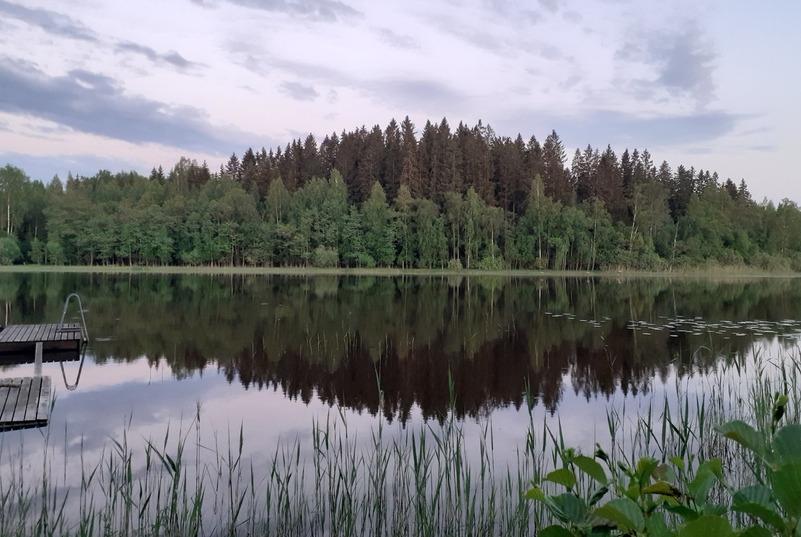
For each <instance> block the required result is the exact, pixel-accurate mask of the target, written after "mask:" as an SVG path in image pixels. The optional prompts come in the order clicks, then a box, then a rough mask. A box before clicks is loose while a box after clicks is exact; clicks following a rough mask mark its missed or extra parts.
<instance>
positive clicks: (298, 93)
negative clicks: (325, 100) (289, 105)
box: [281, 82, 320, 101]
mask: <svg viewBox="0 0 801 537" xmlns="http://www.w3.org/2000/svg"><path fill="white" fill-rule="evenodd" d="M281 91H283V92H284V94H286V95H288V96H289V97H291V98H292V99H295V100H296V101H313V100H315V99H317V97H319V96H320V94H319V93H317V90H315V89H314V87H313V86H310V85H309V84H301V83H300V82H284V83H283V84H281Z"/></svg>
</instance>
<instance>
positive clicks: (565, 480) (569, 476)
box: [543, 468, 576, 490]
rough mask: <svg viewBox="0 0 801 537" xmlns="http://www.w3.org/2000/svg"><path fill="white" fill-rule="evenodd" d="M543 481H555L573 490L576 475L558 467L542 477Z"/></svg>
mask: <svg viewBox="0 0 801 537" xmlns="http://www.w3.org/2000/svg"><path fill="white" fill-rule="evenodd" d="M543 481H550V482H552V483H557V484H559V485H562V486H564V487H565V488H566V489H567V490H573V487H575V486H576V476H574V475H573V472H571V471H570V470H568V469H567V468H559V469H558V470H554V471H553V472H550V473H549V474H548V475H546V476H545V478H543Z"/></svg>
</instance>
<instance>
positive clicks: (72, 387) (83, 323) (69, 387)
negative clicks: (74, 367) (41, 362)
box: [59, 293, 89, 391]
mask: <svg viewBox="0 0 801 537" xmlns="http://www.w3.org/2000/svg"><path fill="white" fill-rule="evenodd" d="M73 298H74V299H75V300H77V301H78V311H79V312H80V313H81V328H82V330H83V343H82V345H81V364H80V365H79V366H78V375H77V376H76V377H75V383H74V384H70V383H68V382H67V373H66V372H65V371H64V362H61V376H62V378H63V379H64V386H65V387H66V388H67V390H69V391H72V390H75V389H76V388H77V387H78V383H79V382H80V381H81V372H82V371H83V361H84V358H86V347H87V346H88V342H89V331H88V330H87V329H86V317H84V314H83V305H82V304H81V297H80V296H78V293H70V294H69V296H67V299H66V300H65V301H64V309H63V310H62V312H61V321H59V326H60V327H63V326H64V318H65V317H66V316H67V309H68V308H69V305H70V301H71V300H72V299H73Z"/></svg>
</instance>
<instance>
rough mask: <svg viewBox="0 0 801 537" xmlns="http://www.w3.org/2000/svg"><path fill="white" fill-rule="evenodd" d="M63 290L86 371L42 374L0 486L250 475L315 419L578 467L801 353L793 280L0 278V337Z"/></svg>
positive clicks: (55, 312)
mask: <svg viewBox="0 0 801 537" xmlns="http://www.w3.org/2000/svg"><path fill="white" fill-rule="evenodd" d="M72 292H77V293H78V294H79V295H80V296H81V299H82V301H83V306H84V309H85V315H86V320H87V325H88V333H89V336H90V343H89V347H88V350H87V353H86V357H85V361H84V362H83V363H81V362H66V363H63V364H61V363H45V364H44V365H43V374H44V375H49V376H50V377H51V378H52V379H53V385H54V387H55V399H56V401H55V406H54V408H53V411H52V415H51V420H50V426H49V429H30V430H24V431H11V432H4V433H0V439H1V440H0V441H1V442H2V446H0V447H1V448H2V450H4V451H3V453H5V454H6V455H7V456H4V457H3V459H2V461H1V462H2V466H0V470H2V471H3V472H6V473H8V472H10V471H12V470H11V469H13V468H17V467H24V472H25V473H26V475H27V473H29V474H30V475H38V474H37V472H39V473H41V471H40V470H41V468H43V467H45V468H49V471H50V472H52V473H53V474H55V475H56V476H58V479H59V482H61V483H62V485H63V487H64V489H67V490H72V489H77V488H79V486H80V479H81V475H82V472H84V473H85V471H86V468H91V467H92V465H93V464H96V462H93V461H99V460H103V458H104V457H108V456H109V453H112V454H113V453H114V450H115V449H116V447H115V446H116V445H117V444H115V441H116V442H118V443H119V442H122V440H121V439H123V438H125V441H126V442H127V444H126V446H130V450H131V451H132V452H136V451H137V450H140V449H141V448H142V446H146V445H147V442H148V440H151V442H152V445H154V446H161V445H164V444H169V443H170V442H171V441H172V440H173V439H175V438H176V437H178V435H179V434H180V435H183V436H184V437H186V436H187V435H189V434H190V433H191V437H192V438H197V439H198V441H197V442H195V444H196V445H194V444H193V447H192V449H191V451H192V453H191V456H192V460H196V459H198V460H199V459H202V458H203V457H205V456H207V454H208V453H212V454H214V453H216V454H217V455H216V456H218V457H219V453H220V452H225V451H226V450H228V449H229V446H230V445H231V444H234V445H237V444H238V443H239V440H238V438H239V435H240V431H241V434H242V437H243V441H242V446H243V447H242V458H243V460H247V461H248V463H249V464H250V463H252V465H253V467H254V468H256V469H258V470H259V471H262V472H263V473H269V470H268V469H269V467H270V465H271V464H272V465H274V464H275V460H276V454H277V453H281V452H282V450H285V449H286V446H298V447H299V448H300V449H301V450H303V451H308V450H309V449H311V448H310V446H312V445H316V444H315V441H316V440H315V429H314V424H315V423H317V424H320V423H326V422H327V421H328V422H330V421H331V420H335V421H336V420H344V421H345V422H346V423H347V428H348V431H349V432H348V434H349V435H351V441H352V442H353V443H354V444H358V445H362V444H364V445H367V446H369V445H371V443H373V442H374V440H373V438H372V437H371V434H374V431H375V430H376V427H377V426H378V424H381V427H382V428H384V432H383V434H385V435H386V437H387V438H400V437H402V436H403V435H404V434H407V433H406V431H410V430H411V431H415V430H424V429H425V428H426V427H427V428H429V429H428V430H431V431H440V430H441V429H442V427H443V424H447V421H448V419H447V418H448V416H449V415H452V417H453V418H454V419H455V420H456V422H457V423H458V424H459V427H461V428H462V429H461V430H463V431H464V439H465V443H467V444H471V445H472V444H475V445H473V446H472V447H469V448H468V451H467V453H468V454H473V455H476V456H483V455H481V453H483V451H482V450H483V449H484V448H482V447H481V445H482V440H481V438H482V435H483V438H484V441H486V439H487V438H489V440H490V442H491V444H492V445H491V448H492V452H493V456H492V464H493V465H494V466H496V467H498V468H499V469H500V468H505V467H506V466H507V465H512V466H516V465H517V463H516V462H515V461H517V460H518V459H519V457H520V453H521V452H524V451H525V443H526V441H527V434H528V431H529V430H530V429H531V424H532V423H535V424H538V425H537V427H538V428H542V424H544V423H546V422H547V423H549V424H551V426H553V428H554V430H556V428H557V427H558V428H560V430H561V435H562V436H563V437H564V439H565V442H566V443H567V444H569V445H576V446H580V447H583V448H584V449H591V448H592V446H593V445H594V444H595V442H600V443H602V444H604V443H605V442H608V441H609V437H610V433H611V434H614V431H610V427H609V425H608V417H609V412H610V410H611V411H613V412H620V411H621V409H626V410H625V412H628V414H629V416H637V415H638V414H642V413H643V412H646V409H648V408H650V407H652V406H653V407H654V408H655V407H659V408H662V406H663V404H664V403H665V401H668V402H670V404H674V403H676V402H677V401H679V400H680V398H679V395H678V394H679V393H683V394H685V395H686V394H688V393H689V394H696V396H697V395H699V394H700V396H703V394H704V393H705V391H706V390H707V387H706V384H705V383H708V382H713V383H720V382H721V380H720V379H721V378H722V377H728V376H731V375H733V374H734V373H733V371H735V370H736V371H738V373H737V374H741V372H740V369H739V365H741V364H745V363H746V362H749V361H752V360H754V358H755V357H756V358H757V359H763V358H764V357H768V358H769V359H772V360H779V361H781V360H786V359H794V360H797V355H795V354H793V353H794V352H795V350H796V349H797V345H798V341H799V335H801V279H798V278H764V279H754V278H731V279H715V280H713V279H708V278H693V277H678V278H667V277H654V278H629V277H625V276H620V277H596V276H591V275H588V276H581V277H547V276H542V277H525V278H523V277H520V278H518V277H493V276H486V277H483V276H482V277H475V276H471V277H466V276H465V277H463V276H454V275H447V276H400V277H380V276H308V275H282V276H278V275H225V276H221V275H183V274H182V275H161V274H56V273H30V274H29V273H25V274H13V273H4V274H0V300H2V304H3V305H4V311H3V312H0V315H4V318H3V324H12V323H13V324H17V323H46V322H57V321H58V319H59V318H60V316H61V310H62V307H63V304H64V299H65V298H66V296H67V295H68V294H69V293H72ZM71 314H72V315H73V316H74V315H76V314H77V311H74V310H73V311H72V312H71ZM73 320H74V319H73ZM0 363H2V362H0ZM732 364H737V365H738V367H737V368H732V367H731V366H732ZM1 369H2V371H0V376H2V377H16V376H29V375H31V374H33V365H32V364H16V365H14V364H7V363H6V365H3V366H2V368H1ZM750 371H751V373H750V374H753V370H750ZM735 382H736V380H735ZM76 383H77V388H75V389H68V386H69V387H71V386H72V385H74V384H76ZM449 412H450V413H449ZM198 416H199V422H200V424H199V425H198V423H197V422H198V419H197V417H198ZM557 424H558V425H557ZM421 427H422V429H421ZM488 429H489V430H490V433H489V434H488V433H487V430H488ZM168 430H169V431H171V432H170V433H169V434H171V435H172V436H171V437H170V439H169V440H168V441H166V442H165V440H164V439H165V434H167V431H168ZM48 431H49V434H45V432H48ZM179 431H180V432H179ZM153 439H155V440H153ZM45 441H46V442H47V445H44V442H45ZM190 443H191V442H190ZM198 446H199V447H198ZM165 450H166V447H165ZM212 456H213V455H212ZM229 462H230V461H229ZM143 464H144V463H143V462H142V461H139V463H138V468H139V471H140V472H141V471H142V465H143ZM48 465H49V466H48ZM136 470H137V464H136V463H134V471H135V472H136ZM34 479H35V478H34ZM76 509H77V508H76Z"/></svg>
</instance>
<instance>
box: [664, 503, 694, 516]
mask: <svg viewBox="0 0 801 537" xmlns="http://www.w3.org/2000/svg"><path fill="white" fill-rule="evenodd" d="M665 511H668V512H669V513H673V514H674V515H679V516H680V517H681V518H683V519H684V520H697V519H698V517H699V514H698V512H697V511H693V510H692V509H690V508H689V507H687V506H686V505H682V504H678V505H670V504H665Z"/></svg>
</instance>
